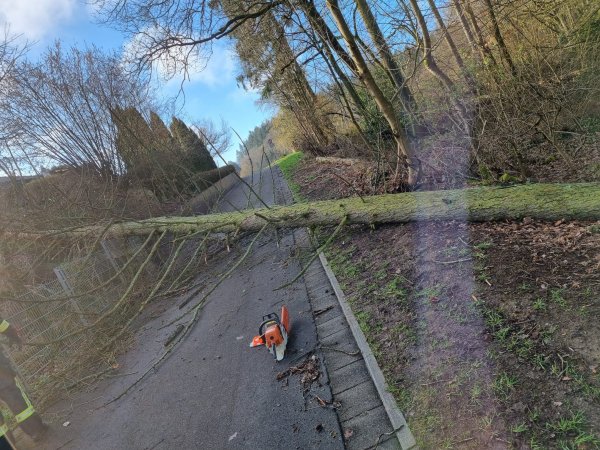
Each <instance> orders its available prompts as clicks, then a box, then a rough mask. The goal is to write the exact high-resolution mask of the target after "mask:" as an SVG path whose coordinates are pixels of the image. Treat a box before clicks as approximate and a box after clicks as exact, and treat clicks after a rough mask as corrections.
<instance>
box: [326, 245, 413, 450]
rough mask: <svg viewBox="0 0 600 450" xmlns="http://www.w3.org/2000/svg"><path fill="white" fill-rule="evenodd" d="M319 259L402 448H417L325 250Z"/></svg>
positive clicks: (406, 449)
mask: <svg viewBox="0 0 600 450" xmlns="http://www.w3.org/2000/svg"><path fill="white" fill-rule="evenodd" d="M319 260H320V261H321V265H322V266H323V269H325V274H326V275H327V278H328V279H329V282H330V283H331V286H332V287H333V290H334V292H335V295H336V297H337V299H338V302H339V304H340V307H341V308H342V312H343V313H344V316H345V317H346V321H347V322H348V326H349V327H350V331H351V332H352V335H353V336H354V339H355V340H356V344H357V346H358V349H359V350H360V352H361V354H362V356H363V359H364V361H365V364H366V366H367V370H368V371H369V375H370V376H371V379H372V380H373V384H374V385H375V388H376V389H377V393H378V394H379V398H380V399H381V402H382V403H383V407H384V408H385V411H386V413H387V416H388V418H389V419H390V423H391V424H392V428H393V429H394V430H396V437H397V438H398V442H399V443H400V446H401V447H402V450H409V449H414V448H416V445H417V442H416V441H415V438H414V436H413V434H412V432H411V431H410V428H409V427H408V423H407V422H406V419H405V418H404V414H403V413H402V411H400V408H398V405H397V404H396V400H395V399H394V396H393V395H392V394H391V392H389V391H388V389H387V383H386V382H385V377H384V376H383V372H382V371H381V368H380V367H379V364H378V363H377V360H376V359H375V355H373V351H372V350H371V347H370V346H369V344H368V342H367V339H366V337H365V335H364V333H363V332H362V330H361V329H360V326H359V324H358V321H357V320H356V317H354V313H353V312H352V308H351V307H350V304H349V303H348V301H347V300H346V296H345V295H344V291H342V288H341V286H340V284H339V282H338V280H337V278H336V276H335V274H334V273H333V270H331V266H330V265H329V262H328V261H327V258H326V257H325V255H324V254H323V252H321V253H319Z"/></svg>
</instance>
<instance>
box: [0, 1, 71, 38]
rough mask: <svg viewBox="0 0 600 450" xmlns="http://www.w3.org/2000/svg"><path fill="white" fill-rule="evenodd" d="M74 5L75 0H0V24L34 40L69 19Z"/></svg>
mask: <svg viewBox="0 0 600 450" xmlns="http://www.w3.org/2000/svg"><path fill="white" fill-rule="evenodd" d="M76 7H77V0H0V26H2V25H4V24H8V26H9V27H10V31H11V32H12V33H14V34H19V35H23V36H24V37H25V38H27V39H31V40H36V39H40V38H42V37H44V35H46V34H47V33H48V32H50V31H51V30H52V29H53V28H54V27H56V26H58V25H60V23H61V22H64V21H66V20H68V19H70V18H71V17H72V16H73V14H74V12H75V9H76Z"/></svg>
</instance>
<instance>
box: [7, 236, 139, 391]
mask: <svg viewBox="0 0 600 450" xmlns="http://www.w3.org/2000/svg"><path fill="white" fill-rule="evenodd" d="M136 247H137V248H139V247H140V243H139V242H137V241H135V240H133V241H129V242H128V243H127V245H126V246H125V251H121V252H120V253H118V254H116V255H115V250H114V246H113V247H111V246H110V245H107V244H103V245H102V250H100V251H97V252H94V253H92V254H91V255H88V256H85V257H83V258H78V259H75V260H72V261H69V262H65V263H63V264H61V265H59V266H58V267H55V268H54V274H55V276H56V279H54V280H51V281H48V282H46V283H43V284H39V285H36V286H32V287H30V288H28V289H27V290H26V291H25V292H23V293H21V294H20V295H18V296H15V297H14V298H12V299H9V300H7V301H6V302H3V304H2V317H3V318H5V319H6V320H8V321H9V322H10V323H11V324H12V325H14V326H16V327H17V328H18V329H19V332H20V334H21V337H22V338H23V340H24V341H25V342H38V343H39V342H45V343H47V344H46V345H40V346H24V347H23V348H22V349H16V348H14V347H11V348H5V350H6V353H7V354H8V356H9V357H10V358H11V360H12V361H13V363H14V366H15V368H16V370H17V371H18V373H19V375H20V377H21V379H22V380H23V381H24V383H25V385H26V387H27V389H28V391H29V392H30V394H31V396H32V397H33V399H34V400H38V401H42V400H43V399H48V398H49V397H57V396H60V395H61V392H57V390H67V389H68V388H69V385H70V384H72V381H73V379H74V378H75V377H76V376H77V374H75V373H74V372H75V371H77V372H81V370H82V367H81V366H79V367H78V368H77V369H75V368H74V362H75V361H76V360H77V361H78V362H81V361H82V360H83V359H85V358H83V359H82V358H81V356H82V355H84V356H85V355H92V354H93V353H94V352H96V351H97V348H98V339H99V336H98V332H97V330H91V329H90V330H89V331H83V332H82V330H85V328H86V327H88V326H89V325H90V324H93V323H94V322H95V321H96V320H97V319H98V318H99V317H101V316H102V315H103V314H104V313H106V312H107V311H109V310H110V309H111V308H112V307H113V306H114V305H115V304H116V302H117V301H118V300H119V298H120V296H121V295H122V294H123V292H124V290H125V289H126V286H127V284H126V281H127V280H126V279H125V278H124V277H123V276H122V275H121V276H117V275H118V271H119V266H120V264H121V260H122V259H124V258H126V257H127V256H128V255H129V254H130V253H134V252H135V250H136V249H137V248H136ZM88 359H89V358H88ZM49 389H51V390H52V392H48V390H49Z"/></svg>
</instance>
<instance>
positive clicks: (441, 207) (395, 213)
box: [3, 183, 600, 240]
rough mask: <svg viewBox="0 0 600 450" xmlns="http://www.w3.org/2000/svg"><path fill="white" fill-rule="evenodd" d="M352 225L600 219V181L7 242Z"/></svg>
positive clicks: (143, 224)
mask: <svg viewBox="0 0 600 450" xmlns="http://www.w3.org/2000/svg"><path fill="white" fill-rule="evenodd" d="M344 217H346V218H347V224H365V225H373V224H385V223H408V222H413V221H427V220H442V221H448V220H458V221H462V222H466V221H470V222H485V221H499V220H519V219H523V218H525V217H531V218H533V219H538V220H549V221H554V220H560V219H566V220H600V183H578V184H527V185H518V186H513V187H508V188H506V187H479V188H472V189H455V190H448V191H427V192H407V193H402V194H387V195H377V196H372V197H363V198H362V199H361V198H357V197H353V198H346V199H338V200H325V201H318V202H311V203H299V204H296V205H292V206H283V207H274V208H270V209H266V208H261V209H254V210H247V211H242V212H233V213H222V214H209V215H204V216H193V217H159V218H153V219H147V220H142V221H138V222H124V223H120V224H115V225H112V226H110V227H108V228H106V227H104V226H93V227H87V228H81V229H79V230H71V231H65V232H62V233H56V232H52V233H50V232H49V233H47V234H43V233H25V232H16V231H15V232H10V231H8V230H6V229H5V232H4V234H3V238H5V239H7V238H10V239H19V238H20V239H28V240H31V239H34V238H41V237H44V236H45V237H47V238H50V239H76V238H90V237H95V236H98V235H99V234H102V233H103V232H106V234H105V237H106V238H109V237H125V236H134V235H147V234H148V233H150V232H151V231H153V230H156V231H159V232H162V231H165V230H167V231H170V232H173V233H174V234H177V235H185V234H189V233H197V232H207V233H209V232H213V233H219V232H221V233H235V232H240V231H257V230H260V229H261V228H262V227H263V226H264V225H265V223H266V222H270V223H271V224H272V225H273V226H274V227H278V228H296V227H308V226H329V225H337V224H339V223H340V222H341V221H342V219H343V218H344Z"/></svg>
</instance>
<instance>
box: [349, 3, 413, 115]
mask: <svg viewBox="0 0 600 450" xmlns="http://www.w3.org/2000/svg"><path fill="white" fill-rule="evenodd" d="M355 3H356V7H357V9H358V12H359V13H360V15H361V17H362V18H363V21H364V23H365V26H366V27H367V31H368V32H369V35H370V36H371V39H372V40H373V43H374V44H375V46H376V49H377V52H378V53H379V55H380V57H381V60H382V61H383V65H384V66H385V68H386V70H387V72H388V73H389V75H390V77H391V79H392V80H393V81H394V84H395V85H396V88H397V89H398V91H399V92H400V99H401V101H402V105H403V106H404V111H405V112H406V113H407V114H408V115H411V114H413V112H414V111H415V110H416V102H415V98H414V96H413V94H412V92H411V90H410V88H409V87H408V86H407V85H406V80H405V79H404V74H403V73H402V69H401V68H400V66H399V65H398V63H396V60H395V59H394V55H393V54H392V51H391V49H390V47H389V45H388V43H387V41H386V39H385V37H384V35H383V33H382V32H381V29H380V28H379V25H378V23H377V20H376V19H375V16H374V15H373V13H372V12H371V8H370V7H369V4H368V3H367V2H366V0H355Z"/></svg>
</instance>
